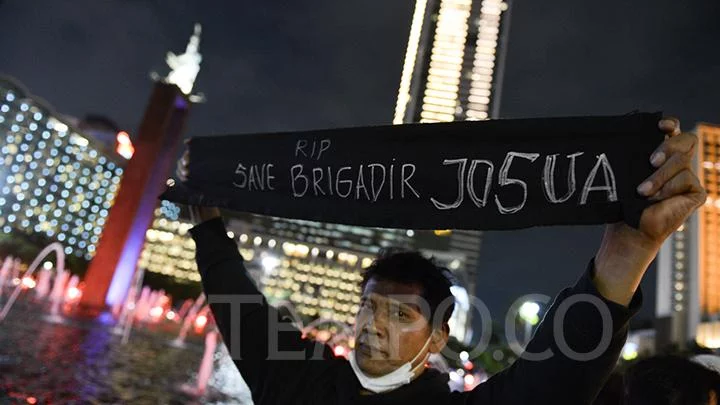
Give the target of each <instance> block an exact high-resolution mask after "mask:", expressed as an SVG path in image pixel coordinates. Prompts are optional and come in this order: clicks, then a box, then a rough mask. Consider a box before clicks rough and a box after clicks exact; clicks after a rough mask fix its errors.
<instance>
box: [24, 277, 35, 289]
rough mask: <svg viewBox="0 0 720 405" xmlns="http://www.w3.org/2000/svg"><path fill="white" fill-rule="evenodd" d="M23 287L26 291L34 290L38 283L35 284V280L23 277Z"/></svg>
mask: <svg viewBox="0 0 720 405" xmlns="http://www.w3.org/2000/svg"><path fill="white" fill-rule="evenodd" d="M22 285H23V288H25V289H27V288H30V289H32V288H35V285H37V283H35V280H33V279H32V278H30V277H23V279H22Z"/></svg>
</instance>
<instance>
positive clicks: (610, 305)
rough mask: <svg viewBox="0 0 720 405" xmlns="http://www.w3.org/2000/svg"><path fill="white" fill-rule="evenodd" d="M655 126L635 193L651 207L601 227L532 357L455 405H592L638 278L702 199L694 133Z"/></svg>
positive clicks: (672, 122) (633, 305) (621, 335)
mask: <svg viewBox="0 0 720 405" xmlns="http://www.w3.org/2000/svg"><path fill="white" fill-rule="evenodd" d="M658 125H659V128H660V129H661V130H662V131H663V132H665V133H666V135H667V136H666V140H665V142H663V143H662V144H661V145H660V146H659V147H658V149H657V150H656V151H655V152H654V153H653V154H652V156H650V157H649V161H650V163H651V164H652V165H653V166H654V167H655V168H656V170H655V172H654V173H653V174H652V175H651V176H650V177H649V178H648V179H646V180H645V181H644V182H643V183H642V184H639V185H638V188H637V192H638V193H639V194H641V195H644V196H646V197H648V198H650V199H651V200H653V201H655V204H653V205H651V206H650V207H648V208H646V209H645V210H644V211H643V213H642V216H641V218H640V226H639V228H638V229H635V228H632V227H630V226H628V225H626V224H624V223H618V224H612V225H608V226H607V227H606V231H605V235H604V236H603V240H602V243H601V245H600V248H599V249H598V252H597V254H596V256H595V259H594V261H593V263H591V266H590V267H589V269H588V271H586V273H585V275H583V277H581V279H580V281H579V282H578V283H577V284H576V285H575V286H574V287H573V288H571V289H569V290H565V291H564V292H563V293H561V294H560V295H559V296H558V298H557V299H556V301H555V303H554V304H553V305H552V307H551V309H550V311H549V312H548V313H547V314H546V316H545V319H544V320H543V322H542V324H541V326H540V327H539V329H538V331H537V332H536V334H535V336H534V337H533V339H532V341H531V342H530V343H529V345H528V347H527V351H528V352H529V353H533V355H523V357H524V358H521V359H520V360H518V361H517V362H516V363H515V364H514V365H513V366H512V367H510V368H509V369H508V370H506V371H505V372H503V373H501V374H500V375H498V376H496V377H494V378H492V379H490V381H488V383H486V384H481V385H480V386H478V387H477V388H476V389H475V390H474V391H473V392H472V393H470V394H468V395H466V396H462V397H461V401H460V402H461V403H468V404H470V403H472V404H475V403H477V404H481V403H484V404H488V403H498V404H499V403H502V404H520V403H530V402H534V403H553V404H578V405H580V404H590V403H592V401H593V400H594V398H595V396H596V395H597V393H598V392H599V390H600V388H601V387H602V386H603V384H604V383H605V381H606V380H607V378H608V376H609V374H610V372H611V371H612V369H613V367H614V366H615V363H616V361H617V359H618V357H619V354H620V350H621V349H622V346H623V344H624V342H625V338H626V335H627V324H628V320H629V318H630V317H631V315H632V314H633V313H634V312H636V311H637V309H638V306H639V305H640V301H641V296H640V291H639V290H638V288H639V285H640V281H641V280H642V277H643V276H644V274H645V272H646V271H647V269H648V267H649V265H650V263H651V262H652V260H653V259H654V258H655V256H656V255H657V253H658V251H659V250H660V247H661V245H662V244H663V242H664V241H665V239H667V238H668V237H669V236H670V235H671V234H672V233H673V232H674V231H675V230H676V229H677V228H678V227H680V225H682V224H683V223H684V222H685V221H686V220H687V219H688V217H689V216H690V215H691V214H692V213H693V212H694V211H695V209H697V208H698V207H699V206H701V205H702V204H703V203H704V202H705V199H706V193H705V190H704V189H703V188H702V186H701V184H700V181H699V179H698V177H697V176H696V175H695V173H694V168H693V166H692V162H693V158H694V155H695V148H696V144H697V138H696V136H695V135H693V134H689V133H681V131H680V123H679V121H678V120H677V119H674V118H666V119H663V120H662V121H660V122H659V124H658ZM548 350H549V351H548ZM538 353H547V354H548V355H549V354H551V353H552V355H551V356H550V357H547V358H545V359H544V360H538V359H539V358H543V357H542V355H539V354H538ZM533 357H534V358H535V359H534V360H533V359H532V358H533ZM483 386H484V387H483Z"/></svg>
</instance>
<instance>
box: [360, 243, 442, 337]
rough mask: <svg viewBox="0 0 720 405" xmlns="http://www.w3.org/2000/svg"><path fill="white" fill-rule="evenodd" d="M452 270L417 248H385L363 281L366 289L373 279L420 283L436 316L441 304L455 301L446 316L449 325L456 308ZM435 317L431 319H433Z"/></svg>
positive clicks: (365, 274)
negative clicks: (409, 249)
mask: <svg viewBox="0 0 720 405" xmlns="http://www.w3.org/2000/svg"><path fill="white" fill-rule="evenodd" d="M451 277H452V273H450V271H449V270H447V269H445V268H443V267H440V266H438V265H437V264H435V261H434V260H433V259H428V258H426V257H425V256H423V255H422V254H421V253H420V252H417V251H401V250H385V251H383V252H381V253H380V255H378V257H377V258H376V259H375V261H373V263H372V264H371V265H370V266H369V267H368V268H367V269H366V270H365V273H364V274H363V280H362V284H361V287H362V290H363V291H365V286H366V285H367V283H368V282H369V281H370V279H372V278H376V279H382V280H389V281H394V282H397V283H403V284H418V285H420V287H421V288H422V297H423V298H424V299H425V300H426V301H427V303H428V304H429V306H430V311H431V314H432V317H435V316H437V315H440V314H436V313H435V312H436V310H437V308H438V307H439V306H440V304H441V303H442V302H443V301H445V300H449V302H450V303H451V304H450V306H449V307H448V309H447V310H446V311H444V312H443V313H442V314H441V316H442V322H443V324H446V323H447V322H448V320H450V316H452V313H453V310H454V309H455V298H454V297H453V295H452V292H451V291H450V287H451V286H452V285H453V282H452V280H451ZM433 320H434V319H433V318H431V319H428V321H430V322H432V321H433Z"/></svg>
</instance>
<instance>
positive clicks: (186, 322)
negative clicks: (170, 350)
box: [170, 293, 205, 347]
mask: <svg viewBox="0 0 720 405" xmlns="http://www.w3.org/2000/svg"><path fill="white" fill-rule="evenodd" d="M204 303H205V294H204V293H202V294H200V296H199V297H198V298H197V299H196V300H195V303H194V304H193V306H192V307H190V310H189V311H188V313H187V315H186V316H185V318H184V319H183V323H182V327H181V328H180V333H179V334H178V337H177V338H175V340H173V341H172V342H171V343H170V344H171V345H172V346H175V347H184V346H185V338H186V337H187V333H188V330H190V326H191V325H192V321H193V320H194V319H195V315H197V313H198V311H199V310H200V307H201V306H202V305H203V304H204Z"/></svg>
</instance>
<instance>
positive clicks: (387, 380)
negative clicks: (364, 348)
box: [349, 334, 432, 394]
mask: <svg viewBox="0 0 720 405" xmlns="http://www.w3.org/2000/svg"><path fill="white" fill-rule="evenodd" d="M430 339H432V334H431V335H430V337H428V340H427V341H426V342H425V345H424V346H423V347H422V349H420V352H419V353H418V354H417V355H415V357H414V358H413V359H412V360H410V361H408V362H407V363H405V364H403V365H402V366H400V367H399V368H397V369H396V370H394V371H391V372H390V373H388V374H385V375H383V376H380V377H370V376H368V375H366V374H365V373H363V372H362V370H360V366H358V364H357V360H356V359H355V350H353V351H351V352H350V355H349V360H350V367H352V369H353V371H354V372H355V376H356V377H357V379H358V380H359V381H360V385H362V386H363V388H365V389H366V390H368V391H371V392H374V393H376V394H379V393H382V392H387V391H392V390H394V389H396V388H400V387H402V386H403V385H407V384H410V381H412V379H413V378H414V377H415V371H417V370H418V369H419V368H420V367H424V366H425V362H426V361H427V359H428V357H430V353H427V354H426V355H425V358H424V359H423V361H421V362H420V363H419V364H418V365H417V366H415V367H413V366H412V363H414V362H415V360H417V359H418V357H419V356H420V355H421V354H422V352H424V351H425V349H426V348H427V347H428V345H429V344H430Z"/></svg>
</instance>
